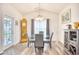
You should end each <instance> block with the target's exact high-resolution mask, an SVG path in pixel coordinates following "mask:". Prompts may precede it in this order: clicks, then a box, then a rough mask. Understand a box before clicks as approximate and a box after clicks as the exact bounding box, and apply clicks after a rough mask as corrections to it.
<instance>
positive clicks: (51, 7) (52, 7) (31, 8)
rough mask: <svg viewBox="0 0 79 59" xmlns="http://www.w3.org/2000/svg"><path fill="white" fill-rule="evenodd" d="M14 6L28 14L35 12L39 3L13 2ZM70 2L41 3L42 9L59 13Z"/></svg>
mask: <svg viewBox="0 0 79 59" xmlns="http://www.w3.org/2000/svg"><path fill="white" fill-rule="evenodd" d="M11 5H12V6H13V7H14V8H16V9H17V10H18V11H19V12H20V13H22V14H28V13H30V12H35V11H36V10H37V9H38V7H39V3H38V4H37V3H16V4H11ZM67 5H69V4H68V3H49V4H48V3H43V4H42V3H41V4H40V9H41V10H45V11H50V12H52V13H59V12H61V10H63V9H64V8H65V7H66V6H67Z"/></svg>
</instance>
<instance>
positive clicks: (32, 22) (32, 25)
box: [31, 19, 34, 39]
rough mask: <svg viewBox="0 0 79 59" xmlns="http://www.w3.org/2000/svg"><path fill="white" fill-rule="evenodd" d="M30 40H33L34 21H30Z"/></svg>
mask: <svg viewBox="0 0 79 59" xmlns="http://www.w3.org/2000/svg"><path fill="white" fill-rule="evenodd" d="M31 39H34V19H31Z"/></svg>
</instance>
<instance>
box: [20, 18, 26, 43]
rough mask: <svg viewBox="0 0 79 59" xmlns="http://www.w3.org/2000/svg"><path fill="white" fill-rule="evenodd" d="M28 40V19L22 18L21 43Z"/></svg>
mask: <svg viewBox="0 0 79 59" xmlns="http://www.w3.org/2000/svg"><path fill="white" fill-rule="evenodd" d="M26 42H27V20H26V18H23V19H22V20H21V43H26Z"/></svg>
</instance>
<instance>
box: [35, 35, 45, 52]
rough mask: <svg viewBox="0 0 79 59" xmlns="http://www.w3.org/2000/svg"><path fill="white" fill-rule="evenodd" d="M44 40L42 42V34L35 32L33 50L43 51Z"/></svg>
mask: <svg viewBox="0 0 79 59" xmlns="http://www.w3.org/2000/svg"><path fill="white" fill-rule="evenodd" d="M43 48H44V42H43V34H35V52H37V49H38V51H39V52H40V53H41V51H42V52H43Z"/></svg>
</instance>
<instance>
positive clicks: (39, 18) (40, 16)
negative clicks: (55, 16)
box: [36, 3, 43, 20]
mask: <svg viewBox="0 0 79 59" xmlns="http://www.w3.org/2000/svg"><path fill="white" fill-rule="evenodd" d="M40 11H41V9H40V3H39V4H38V16H37V17H36V20H43V16H42V15H41V13H40Z"/></svg>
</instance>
